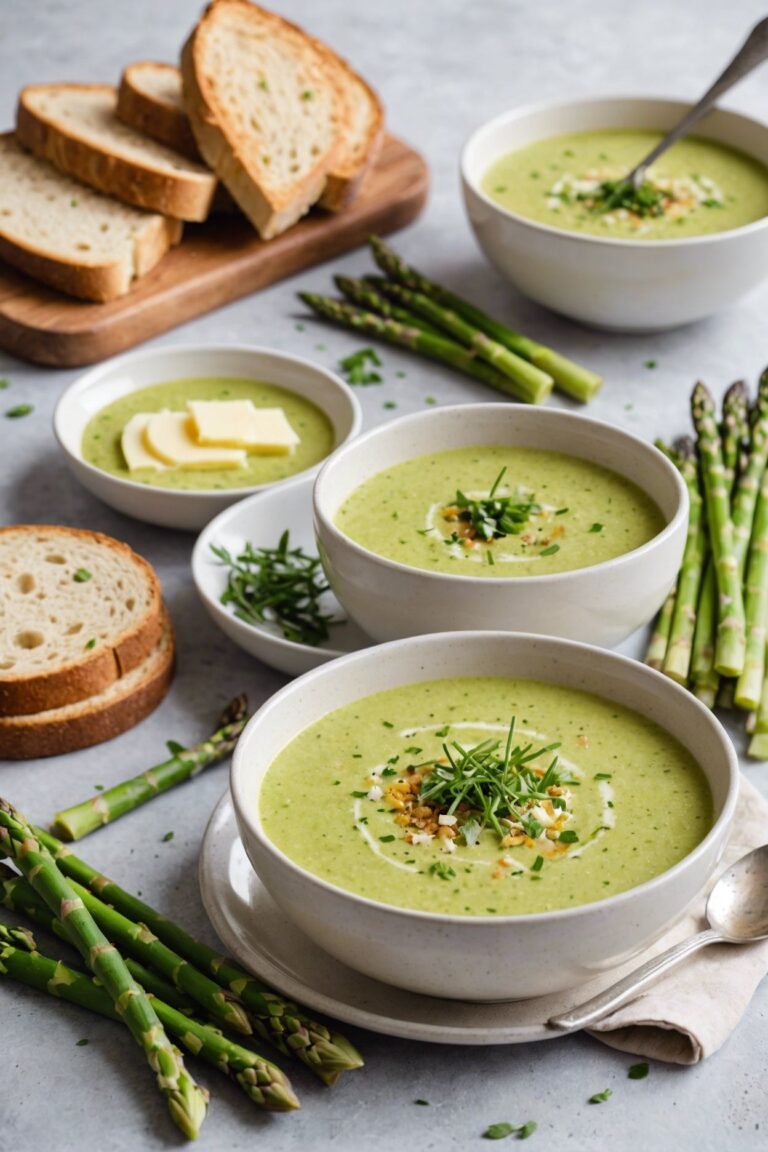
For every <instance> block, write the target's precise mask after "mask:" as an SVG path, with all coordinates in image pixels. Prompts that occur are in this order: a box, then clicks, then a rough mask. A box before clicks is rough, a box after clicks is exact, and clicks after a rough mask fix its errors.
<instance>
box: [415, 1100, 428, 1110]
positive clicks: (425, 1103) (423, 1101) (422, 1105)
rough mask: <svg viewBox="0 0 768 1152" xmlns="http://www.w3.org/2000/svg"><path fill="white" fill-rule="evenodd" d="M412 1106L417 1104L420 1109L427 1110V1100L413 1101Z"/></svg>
mask: <svg viewBox="0 0 768 1152" xmlns="http://www.w3.org/2000/svg"><path fill="white" fill-rule="evenodd" d="M414 1104H419V1105H420V1106H421V1107H422V1108H429V1100H414Z"/></svg>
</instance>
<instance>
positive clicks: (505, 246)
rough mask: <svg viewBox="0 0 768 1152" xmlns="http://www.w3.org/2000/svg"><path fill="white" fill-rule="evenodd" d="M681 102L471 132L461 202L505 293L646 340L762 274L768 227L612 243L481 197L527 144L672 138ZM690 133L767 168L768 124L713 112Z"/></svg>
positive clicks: (542, 112)
mask: <svg viewBox="0 0 768 1152" xmlns="http://www.w3.org/2000/svg"><path fill="white" fill-rule="evenodd" d="M689 108H690V105H689V104H687V103H685V102H684V101H681V100H656V99H647V98H644V97H624V96H608V97H601V98H599V99H593V100H576V101H568V102H557V103H548V104H533V105H525V106H523V107H521V108H515V109H513V110H512V111H510V112H505V113H503V114H502V115H501V116H497V117H496V119H494V120H491V121H490V122H489V123H487V124H484V125H483V126H482V127H481V128H478V129H477V131H476V132H474V133H473V134H472V136H470V138H469V140H468V141H467V143H466V144H465V146H464V149H463V151H462V154H461V180H462V186H463V190H464V203H465V206H466V210H467V215H468V216H469V221H470V224H471V225H472V228H473V230H474V233H475V236H476V237H477V240H478V243H479V244H480V247H481V248H482V250H483V252H484V253H485V255H486V256H487V257H488V259H489V260H490V261H491V263H492V264H493V265H495V267H496V268H498V270H499V271H500V272H501V273H502V275H504V276H505V277H506V278H507V279H508V280H509V281H510V282H511V283H512V284H514V285H515V286H516V287H517V288H519V289H520V291H521V292H524V293H525V295H526V296H530V297H531V299H532V300H536V301H537V302H538V303H539V304H545V305H546V306H547V307H548V308H553V309H554V310H555V311H556V312H561V313H563V315H565V316H571V317H572V318H573V319H575V320H581V321H583V322H584V323H585V324H591V325H593V326H594V327H597V328H608V329H615V330H618V331H622V332H643V331H657V330H659V329H664V328H674V327H676V326H677V325H679V324H687V323H689V322H690V321H692V320H700V319H702V317H704V316H709V315H711V314H712V313H713V312H717V311H718V310H719V309H720V308H723V307H725V306H726V305H728V304H732V303H733V301H734V300H737V299H738V297H739V296H742V295H743V294H744V293H745V292H748V291H749V290H750V289H751V288H754V287H755V286H756V285H757V284H759V283H760V282H761V281H762V280H763V279H765V276H766V274H768V217H764V218H763V219H762V220H758V221H755V222H754V223H752V224H747V225H745V226H744V227H742V228H735V229H733V230H732V231H730V232H718V233H716V234H714V235H708V236H692V237H686V238H684V239H681V240H656V241H654V240H613V239H604V238H603V237H601V236H588V235H584V234H579V233H575V232H565V231H563V230H561V229H557V228H552V227H550V226H549V225H547V224H540V223H537V222H536V221H534V220H528V219H526V218H525V217H524V216H519V215H517V214H516V213H514V212H511V211H509V210H508V209H506V208H502V207H501V206H500V205H499V204H496V203H494V201H493V200H492V199H491V198H490V197H489V196H488V195H487V194H486V193H485V192H484V191H483V190H482V181H483V177H484V176H485V174H486V172H487V171H488V169H489V168H490V166H491V165H492V164H493V163H494V161H496V160H498V159H499V158H500V157H501V156H504V155H505V154H506V153H507V152H511V151H513V150H514V149H516V148H522V147H524V146H525V145H526V144H531V143H533V142H534V141H535V140H542V139H546V138H547V137H550V136H558V135H560V134H561V133H565V132H585V131H589V130H594V129H599V128H657V129H659V130H660V131H662V132H664V131H666V130H667V129H670V128H672V127H673V126H674V125H675V124H676V123H677V122H678V121H679V120H680V119H681V118H682V116H683V115H684V114H685V113H686V112H687V111H688V110H689ZM694 131H695V134H696V135H697V136H702V137H704V138H705V139H707V140H716V141H718V142H719V143H722V144H729V145H730V146H731V147H733V148H737V149H740V150H741V151H743V152H746V153H748V154H749V155H750V156H753V157H754V158H755V159H757V160H760V161H761V162H762V163H763V164H768V125H766V124H763V123H761V122H760V121H758V120H753V119H751V118H750V117H749V116H744V115H742V114H741V113H738V112H729V111H726V110H725V109H717V110H716V111H714V112H711V113H710V114H709V115H708V116H707V118H706V119H705V120H704V121H702V122H701V123H700V124H697V125H696V128H695V130H694Z"/></svg>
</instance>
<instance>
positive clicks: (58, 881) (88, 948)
mask: <svg viewBox="0 0 768 1152" xmlns="http://www.w3.org/2000/svg"><path fill="white" fill-rule="evenodd" d="M0 852H2V854H3V855H8V856H10V857H12V859H14V860H15V861H16V863H17V864H18V866H19V868H20V869H21V871H22V872H23V874H24V875H25V876H26V877H27V879H28V880H29V881H30V883H31V884H32V887H33V888H34V889H35V891H36V892H37V893H38V894H39V895H40V896H41V897H42V898H43V900H44V901H45V902H46V904H47V905H48V907H49V908H50V910H51V911H52V912H53V913H54V914H55V915H56V916H57V917H58V918H59V920H61V922H62V924H63V925H64V926H65V929H66V931H67V935H68V937H69V941H70V943H71V944H73V945H74V946H75V948H76V949H77V950H78V952H79V953H80V955H81V956H82V958H83V960H84V961H85V962H86V964H87V965H88V967H89V968H90V969H91V971H92V972H93V974H94V976H96V977H97V978H98V979H99V980H100V982H101V983H102V984H103V986H104V988H105V990H106V992H107V994H108V996H109V998H110V1000H111V1002H112V1004H113V1005H114V1007H115V1009H116V1011H117V1013H118V1015H119V1016H120V1018H121V1019H122V1020H123V1021H124V1022H125V1024H126V1025H127V1026H128V1028H129V1030H130V1032H131V1034H132V1036H133V1038H134V1039H135V1040H136V1042H137V1044H139V1046H140V1047H141V1048H142V1049H143V1051H144V1054H145V1055H146V1057H147V1060H148V1062H149V1066H150V1068H151V1069H152V1071H153V1072H154V1073H155V1075H156V1077H157V1083H158V1087H159V1088H160V1091H161V1092H162V1094H163V1095H164V1096H165V1098H166V1101H167V1103H168V1107H169V1110H170V1113H171V1116H172V1117H173V1120H174V1122H175V1123H176V1124H177V1125H178V1127H179V1128H180V1129H181V1131H182V1132H183V1133H184V1135H185V1136H186V1137H187V1139H189V1140H195V1139H196V1138H197V1135H198V1133H199V1131H200V1126H201V1124H202V1123H203V1120H204V1119H205V1114H206V1110H207V1106H208V1094H207V1092H205V1090H204V1089H202V1088H200V1087H199V1086H198V1085H197V1084H196V1083H195V1081H194V1079H193V1078H192V1076H191V1075H190V1074H189V1072H187V1070H186V1068H185V1066H184V1061H183V1059H182V1056H181V1053H180V1052H179V1050H178V1049H177V1048H176V1047H174V1045H172V1044H171V1042H170V1040H169V1039H168V1037H167V1035H166V1033H165V1030H164V1028H163V1026H162V1024H161V1023H160V1020H159V1019H158V1016H157V1013H156V1012H155V1010H154V1008H153V1007H152V1004H151V1002H150V1000H149V998H148V996H147V995H146V993H145V992H144V990H143V989H142V988H141V987H140V985H139V984H137V983H136V981H135V980H134V979H133V977H132V976H131V974H130V972H129V971H128V969H127V968H126V966H125V964H124V963H123V960H122V957H121V956H120V953H119V952H118V950H117V949H116V948H115V946H114V945H113V944H110V942H109V940H107V938H106V936H105V935H104V934H103V933H102V932H101V930H100V929H99V927H98V925H97V924H96V922H95V921H94V919H93V917H92V916H91V915H90V913H89V912H88V910H87V909H86V908H85V907H84V906H83V903H82V901H81V900H80V899H78V897H77V895H76V893H75V892H74V891H73V888H72V885H71V884H70V883H69V882H68V881H67V880H66V879H65V877H64V876H63V874H62V873H61V872H60V871H59V869H58V868H57V867H56V863H55V861H54V860H53V858H52V857H51V855H50V853H49V852H48V851H47V849H46V848H45V847H44V846H43V845H42V844H40V842H39V841H38V840H37V839H36V838H35V835H34V833H33V831H32V828H31V827H30V825H29V824H28V823H27V822H26V820H25V819H24V817H23V816H21V815H20V813H18V812H16V811H15V810H14V809H13V808H12V806H11V805H10V804H8V803H7V801H5V800H0Z"/></svg>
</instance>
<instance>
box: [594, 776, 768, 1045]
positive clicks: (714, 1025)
mask: <svg viewBox="0 0 768 1152" xmlns="http://www.w3.org/2000/svg"><path fill="white" fill-rule="evenodd" d="M766 841H768V801H766V800H764V799H763V797H762V796H761V795H760V793H759V792H758V791H757V789H756V788H754V787H753V785H752V784H750V783H749V781H748V780H747V779H746V778H745V777H744V776H742V777H741V782H740V788H739V800H738V804H737V807H736V814H735V817H734V821H733V828H732V831H731V837H730V840H729V842H728V847H727V848H726V851H725V855H724V857H723V862H722V865H721V869H724V868H727V867H728V866H729V865H730V864H732V863H733V861H734V860H737V859H738V858H739V856H744V855H745V854H746V853H747V852H749V851H750V850H751V849H752V848H757V847H758V846H759V845H760V844H764V843H765V842H766ZM710 887H711V885H710ZM705 903H706V895H705V894H703V895H702V896H701V897H700V898H699V899H698V900H697V901H696V903H695V904H694V905H693V907H692V908H691V910H690V912H689V913H688V915H686V916H685V917H684V919H683V920H681V921H680V922H679V923H678V924H676V925H675V926H674V928H672V929H670V931H669V932H668V933H667V934H666V936H664V937H663V938H662V939H661V940H658V941H657V942H656V943H655V944H654V945H653V947H652V948H649V949H648V951H647V952H645V953H644V954H643V955H642V956H638V958H637V965H638V967H639V966H640V964H643V963H645V961H646V960H648V959H650V957H651V956H655V955H657V953H659V952H663V951H664V949H665V948H669V947H670V945H671V944H676V943H677V941H678V940H683V939H684V938H685V937H686V936H692V935H693V934H694V933H695V932H699V931H700V930H701V929H702V928H704V927H705V926H706V925H705V922H704V905H705ZM767 972H768V940H764V941H761V942H760V943H759V944H744V945H733V944H713V945H710V947H708V948H704V949H703V950H702V951H701V952H699V953H697V954H696V955H695V956H693V957H691V959H689V960H685V961H683V963H682V964H681V966H680V967H679V968H677V969H675V971H673V972H671V973H670V974H669V975H668V976H665V977H664V978H663V979H662V980H660V981H659V983H658V984H656V985H654V986H653V987H652V988H650V989H649V991H648V992H646V993H645V994H644V995H643V996H639V997H638V998H637V1000H634V1001H633V1002H632V1003H631V1004H627V1005H626V1006H625V1007H624V1008H619V1009H618V1011H616V1012H614V1013H612V1015H610V1016H606V1017H605V1019H604V1020H601V1021H600V1023H599V1024H596V1025H595V1027H594V1028H592V1029H590V1033H591V1035H593V1036H594V1037H595V1038H596V1039H598V1040H602V1041H603V1043H605V1044H609V1045H610V1046H611V1047H612V1048H618V1049H620V1050H621V1051H622V1052H631V1053H633V1054H634V1055H638V1056H649V1057H651V1058H652V1059H654V1060H666V1061H668V1062H669V1063H671V1064H698V1062H699V1061H700V1060H704V1059H705V1058H706V1057H707V1056H711V1055H712V1053H713V1052H716V1051H717V1049H718V1048H719V1047H720V1045H721V1044H724V1043H725V1041H726V1040H727V1039H728V1037H729V1036H730V1034H731V1032H732V1031H733V1030H734V1028H735V1027H736V1025H737V1024H738V1023H739V1021H740V1020H741V1017H742V1016H743V1015H744V1012H745V1011H746V1009H747V1006H748V1004H749V1002H750V1000H751V999H752V995H753V993H754V991H755V989H756V988H757V986H758V984H759V983H760V981H761V980H762V978H763V976H765V974H766V973H767Z"/></svg>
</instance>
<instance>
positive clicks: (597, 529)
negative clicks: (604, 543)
mask: <svg viewBox="0 0 768 1152" xmlns="http://www.w3.org/2000/svg"><path fill="white" fill-rule="evenodd" d="M602 530H603V525H602V524H593V525H592V527H591V528H590V532H602Z"/></svg>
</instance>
